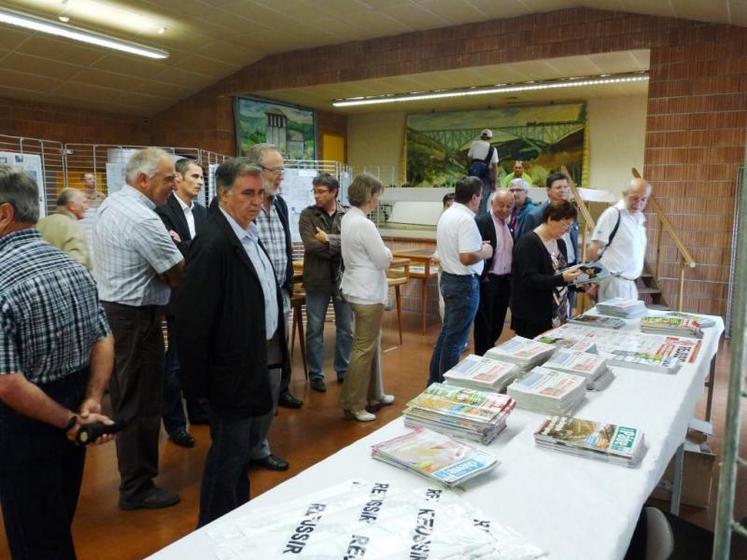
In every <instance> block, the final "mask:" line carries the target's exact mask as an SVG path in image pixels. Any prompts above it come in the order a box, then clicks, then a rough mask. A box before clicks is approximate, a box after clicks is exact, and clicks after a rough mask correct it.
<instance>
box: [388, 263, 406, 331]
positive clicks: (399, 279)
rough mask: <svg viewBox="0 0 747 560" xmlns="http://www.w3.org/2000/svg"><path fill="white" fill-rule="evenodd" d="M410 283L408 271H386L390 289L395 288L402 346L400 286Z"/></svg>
mask: <svg viewBox="0 0 747 560" xmlns="http://www.w3.org/2000/svg"><path fill="white" fill-rule="evenodd" d="M409 281H410V277H409V274H408V273H407V270H400V269H396V268H395V269H392V268H390V269H388V270H387V271H386V283H387V286H389V287H390V288H391V287H392V286H394V295H395V299H396V302H397V327H398V329H399V343H400V345H401V344H402V295H401V294H400V289H399V288H400V286H402V285H403V284H407V283H408V282H409Z"/></svg>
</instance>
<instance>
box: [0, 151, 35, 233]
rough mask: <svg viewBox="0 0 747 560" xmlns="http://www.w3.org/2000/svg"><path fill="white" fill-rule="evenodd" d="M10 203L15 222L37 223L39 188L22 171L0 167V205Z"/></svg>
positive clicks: (4, 166) (6, 166)
mask: <svg viewBox="0 0 747 560" xmlns="http://www.w3.org/2000/svg"><path fill="white" fill-rule="evenodd" d="M6 202H7V203H10V205H11V206H12V207H13V210H14V212H15V220H14V221H15V222H18V223H23V224H35V223H36V222H38V221H39V187H37V185H36V181H34V180H33V179H32V178H31V177H30V176H29V175H28V174H26V173H25V172H24V171H22V170H20V169H17V168H15V167H11V166H9V165H0V204H5V203H6Z"/></svg>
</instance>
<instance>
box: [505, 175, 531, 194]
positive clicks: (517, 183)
mask: <svg viewBox="0 0 747 560" xmlns="http://www.w3.org/2000/svg"><path fill="white" fill-rule="evenodd" d="M511 187H519V188H520V189H521V190H523V191H526V192H529V182H528V181H526V180H525V179H522V178H521V177H519V178H518V179H511V182H509V184H508V188H509V190H510V189H511Z"/></svg>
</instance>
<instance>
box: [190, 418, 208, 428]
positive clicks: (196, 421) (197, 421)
mask: <svg viewBox="0 0 747 560" xmlns="http://www.w3.org/2000/svg"><path fill="white" fill-rule="evenodd" d="M189 423H190V424H191V425H192V426H207V425H208V424H210V419H209V418H208V417H207V416H195V417H194V418H190V419H189Z"/></svg>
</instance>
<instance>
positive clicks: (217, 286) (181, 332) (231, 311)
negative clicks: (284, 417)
mask: <svg viewBox="0 0 747 560" xmlns="http://www.w3.org/2000/svg"><path fill="white" fill-rule="evenodd" d="M262 250H264V248H262ZM276 296H277V299H278V306H279V309H280V310H282V302H281V298H280V290H277V294H276ZM176 328H177V338H178V340H179V359H180V362H181V367H182V375H183V384H184V391H185V393H186V394H187V396H188V397H194V398H207V399H208V400H209V402H210V407H211V410H212V411H213V412H214V413H216V414H219V415H222V416H224V417H229V418H246V417H249V416H260V415H262V414H265V413H266V412H268V411H270V409H271V408H272V406H273V401H272V394H271V392H270V383H269V376H268V372H267V344H266V338H267V337H266V333H265V330H266V329H265V308H264V297H263V295H262V286H261V284H260V280H259V277H258V276H257V272H256V270H255V269H254V266H253V265H252V261H251V260H250V259H249V257H248V256H247V254H246V251H245V250H244V247H243V246H242V245H241V242H240V241H239V239H238V238H237V237H236V234H234V232H233V229H231V226H230V224H229V223H228V221H227V220H226V218H225V217H224V216H223V214H222V212H220V210H218V209H217V208H215V209H213V208H212V206H211V209H210V212H209V214H208V218H207V220H206V222H205V224H204V226H203V228H202V231H200V235H199V236H197V238H196V239H195V240H194V242H193V243H192V245H191V247H190V250H189V255H188V258H187V265H186V267H185V269H184V276H183V280H182V285H181V287H180V289H179V293H178V295H177V301H176ZM278 329H279V331H278V335H279V336H280V340H283V339H284V337H285V326H284V321H283V316H282V311H281V313H280V316H279V318H278ZM281 346H283V347H285V345H281ZM283 352H284V353H287V349H286V348H284V350H283ZM285 359H287V356H286V357H285Z"/></svg>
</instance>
